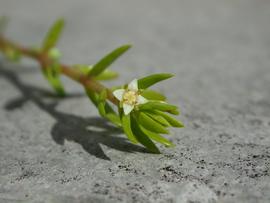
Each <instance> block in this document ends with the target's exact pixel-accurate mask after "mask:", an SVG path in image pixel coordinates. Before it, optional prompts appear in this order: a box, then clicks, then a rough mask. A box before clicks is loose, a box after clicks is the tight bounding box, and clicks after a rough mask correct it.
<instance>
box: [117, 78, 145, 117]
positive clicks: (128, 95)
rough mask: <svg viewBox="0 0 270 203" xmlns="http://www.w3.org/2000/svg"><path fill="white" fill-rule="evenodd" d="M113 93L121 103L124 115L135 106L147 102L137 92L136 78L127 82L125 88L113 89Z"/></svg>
mask: <svg viewBox="0 0 270 203" xmlns="http://www.w3.org/2000/svg"><path fill="white" fill-rule="evenodd" d="M113 95H114V96H115V97H116V98H117V99H118V100H119V101H120V102H121V103H122V104H123V109H124V113H125V115H128V114H129V113H130V112H131V111H132V110H133V109H134V107H135V106H137V105H139V104H144V103H146V102H148V100H147V99H145V98H144V97H143V96H141V95H140V93H139V90H138V81H137V79H134V80H132V81H131V82H130V83H129V84H128V87H127V89H118V90H115V91H114V92H113Z"/></svg>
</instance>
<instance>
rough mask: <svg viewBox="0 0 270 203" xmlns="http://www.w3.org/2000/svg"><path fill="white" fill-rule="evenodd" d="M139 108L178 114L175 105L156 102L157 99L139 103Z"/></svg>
mask: <svg viewBox="0 0 270 203" xmlns="http://www.w3.org/2000/svg"><path fill="white" fill-rule="evenodd" d="M139 109H140V110H153V109H156V110H160V111H166V112H168V113H171V114H175V115H178V114H179V111H178V108H177V106H174V105H171V104H167V103H165V102H158V101H149V102H147V103H145V104H141V105H139Z"/></svg>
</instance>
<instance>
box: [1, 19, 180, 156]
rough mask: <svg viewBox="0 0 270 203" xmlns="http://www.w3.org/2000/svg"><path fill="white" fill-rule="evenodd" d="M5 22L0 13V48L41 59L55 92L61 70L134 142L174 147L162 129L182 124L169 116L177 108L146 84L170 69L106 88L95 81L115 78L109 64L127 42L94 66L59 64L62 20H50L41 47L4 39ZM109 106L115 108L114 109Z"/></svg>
mask: <svg viewBox="0 0 270 203" xmlns="http://www.w3.org/2000/svg"><path fill="white" fill-rule="evenodd" d="M1 21H2V23H1ZM3 22H4V20H3V18H2V20H0V51H1V52H2V53H3V54H4V55H5V56H6V57H7V58H8V59H9V60H11V61H19V60H20V58H21V57H22V56H27V57H30V58H32V59H34V60H36V61H37V62H39V64H40V66H41V70H42V72H43V75H44V77H45V78H46V79H47V80H48V82H49V84H50V85H51V86H52V88H53V89H54V90H55V91H56V93H57V94H58V95H59V96H65V89H64V86H63V84H62V82H61V80H60V76H61V75H65V76H67V77H69V78H71V79H72V80H74V81H77V82H79V83H80V84H81V85H82V86H83V87H84V89H85V91H86V93H87V95H88V97H89V99H90V100H91V102H92V103H93V104H94V105H95V106H96V107H97V109H98V111H99V114H100V115H101V116H102V117H104V118H106V119H108V120H109V121H111V122H112V123H113V124H115V125H116V126H118V127H120V128H122V129H123V131H124V133H125V134H126V135H127V137H128V139H129V140H130V141H131V142H132V143H135V144H137V143H140V144H142V145H144V146H145V147H146V148H147V149H148V150H149V151H151V152H153V153H160V151H159V149H158V148H157V146H156V144H155V143H154V142H158V143H161V144H163V145H165V146H167V147H171V146H174V145H173V143H172V142H170V141H169V140H168V139H166V138H164V137H163V136H162V135H161V134H169V131H168V127H180V128H181V127H184V125H183V124H182V123H181V122H180V121H178V120H176V119H175V118H173V117H172V116H171V115H170V114H172V115H178V114H179V111H178V107H177V106H174V105H171V104H168V103H167V102H166V97H165V96H164V95H162V94H161V93H159V92H156V91H154V90H151V89H149V87H151V86H152V85H154V84H156V83H158V82H160V81H163V80H166V79H169V78H171V77H172V76H173V75H172V74H168V73H159V74H153V75H149V76H146V77H143V78H140V79H138V80H137V79H134V80H133V81H132V82H130V83H129V84H124V85H122V86H119V87H112V88H107V87H105V86H104V85H102V84H101V83H100V82H99V81H102V80H110V79H115V78H116V77H117V76H118V74H117V73H116V72H114V71H111V70H108V67H109V66H110V65H111V64H112V63H113V62H114V61H115V60H117V59H118V58H119V57H120V56H122V55H123V54H124V53H125V52H126V51H127V50H128V49H129V48H130V47H131V46H130V45H123V46H121V47H118V48H117V49H115V50H113V51H112V52H110V53H109V54H107V55H106V56H105V57H103V58H102V59H100V60H99V61H98V62H97V63H96V64H94V65H92V66H90V65H85V64H83V65H81V64H76V65H66V64H63V63H60V57H61V53H60V51H59V50H58V49H57V48H56V44H57V42H58V40H59V39H60V36H61V33H62V30H63V27H64V20H63V19H59V20H57V21H56V22H55V23H54V24H53V25H52V27H51V28H50V29H49V31H48V32H47V35H46V36H45V39H44V40H43V43H42V45H41V47H40V48H31V47H30V48H29V47H24V46H22V45H19V44H17V43H14V42H12V41H10V40H9V39H7V38H5V37H4V34H3V31H2V29H1V25H4V24H5V23H3ZM112 105H115V106H116V107H117V111H115V110H114V108H113V106H112Z"/></svg>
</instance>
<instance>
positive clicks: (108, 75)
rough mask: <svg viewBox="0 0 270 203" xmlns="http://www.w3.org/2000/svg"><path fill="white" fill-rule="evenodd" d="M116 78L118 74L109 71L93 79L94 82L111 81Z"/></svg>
mask: <svg viewBox="0 0 270 203" xmlns="http://www.w3.org/2000/svg"><path fill="white" fill-rule="evenodd" d="M117 77H118V73H117V72H115V71H111V70H105V71H103V72H102V73H100V74H99V75H98V76H96V77H95V79H96V80H112V79H115V78H117Z"/></svg>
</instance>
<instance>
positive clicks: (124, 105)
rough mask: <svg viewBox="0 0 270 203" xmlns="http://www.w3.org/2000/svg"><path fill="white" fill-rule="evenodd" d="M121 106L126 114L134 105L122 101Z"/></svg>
mask: <svg viewBox="0 0 270 203" xmlns="http://www.w3.org/2000/svg"><path fill="white" fill-rule="evenodd" d="M123 108H124V113H125V115H128V114H129V113H130V112H131V111H132V110H133V109H134V105H129V104H125V103H124V104H123Z"/></svg>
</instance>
